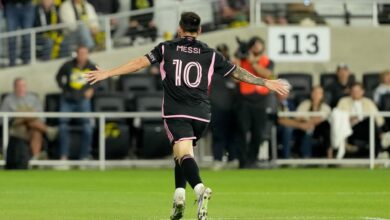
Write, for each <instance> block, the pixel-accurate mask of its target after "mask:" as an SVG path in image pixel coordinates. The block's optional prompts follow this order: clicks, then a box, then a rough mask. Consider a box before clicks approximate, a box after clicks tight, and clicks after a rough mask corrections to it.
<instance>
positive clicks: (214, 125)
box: [210, 44, 238, 170]
mask: <svg viewBox="0 0 390 220" xmlns="http://www.w3.org/2000/svg"><path fill="white" fill-rule="evenodd" d="M217 50H218V51H219V52H220V53H221V54H222V55H223V56H224V57H225V58H226V59H228V60H230V55H229V48H228V46H227V45H226V44H220V45H218V46H217ZM211 85H212V87H211V90H210V101H211V129H212V135H213V136H212V138H213V156H214V162H215V163H214V169H215V170H219V169H221V168H223V167H224V166H225V164H224V162H223V161H222V159H223V155H224V152H225V151H226V153H227V156H228V165H227V167H234V166H235V167H238V163H236V159H237V131H236V129H237V126H236V115H235V114H236V112H235V102H236V99H237V90H236V87H237V85H236V82H235V81H234V80H233V79H232V78H230V77H223V76H220V75H218V76H217V75H213V82H212V84H211Z"/></svg>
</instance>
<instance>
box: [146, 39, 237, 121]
mask: <svg viewBox="0 0 390 220" xmlns="http://www.w3.org/2000/svg"><path fill="white" fill-rule="evenodd" d="M145 56H146V57H147V58H148V59H149V61H150V63H152V64H153V63H160V72H161V78H162V82H163V88H164V98H163V106H162V117H163V118H191V119H196V120H200V121H205V122H209V121H210V114H211V113H210V101H209V97H208V90H209V87H210V83H211V80H212V77H213V74H214V73H216V74H221V75H223V76H227V75H229V74H230V73H231V72H233V70H234V69H235V68H236V66H235V65H234V64H232V63H231V62H230V61H228V60H226V59H225V58H224V57H223V56H222V55H221V54H220V53H218V52H217V51H216V50H214V49H212V48H209V47H208V46H207V45H206V44H205V43H203V42H200V41H198V40H196V39H195V38H193V37H184V38H178V39H175V40H171V41H165V42H163V43H160V44H159V45H157V46H156V47H155V48H154V49H153V50H152V51H150V52H149V53H148V54H146V55H145Z"/></svg>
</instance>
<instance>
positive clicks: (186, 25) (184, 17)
mask: <svg viewBox="0 0 390 220" xmlns="http://www.w3.org/2000/svg"><path fill="white" fill-rule="evenodd" d="M179 25H180V27H181V28H182V29H183V31H185V32H190V33H195V32H198V30H199V26H200V17H199V15H197V14H196V13H194V12H183V13H182V14H181V18H180V22H179Z"/></svg>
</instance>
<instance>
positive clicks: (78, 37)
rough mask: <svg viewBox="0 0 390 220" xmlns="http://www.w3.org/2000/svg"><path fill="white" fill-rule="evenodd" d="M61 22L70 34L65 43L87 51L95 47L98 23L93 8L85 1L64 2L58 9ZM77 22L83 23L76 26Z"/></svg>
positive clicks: (69, 0) (67, 0)
mask: <svg viewBox="0 0 390 220" xmlns="http://www.w3.org/2000/svg"><path fill="white" fill-rule="evenodd" d="M60 16H61V20H62V22H64V23H66V24H69V27H68V29H69V31H70V33H68V34H67V36H66V38H67V39H66V43H67V44H70V45H72V44H73V45H80V44H82V45H85V46H86V47H88V49H93V48H94V47H95V37H97V36H98V34H99V22H98V16H97V14H96V11H95V8H94V7H93V6H92V5H91V4H90V3H88V2H87V1H85V0H66V1H65V2H64V3H62V5H61V7H60ZM77 21H83V23H82V24H79V25H77V24H76V22H77Z"/></svg>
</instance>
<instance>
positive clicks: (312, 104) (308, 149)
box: [297, 86, 333, 158]
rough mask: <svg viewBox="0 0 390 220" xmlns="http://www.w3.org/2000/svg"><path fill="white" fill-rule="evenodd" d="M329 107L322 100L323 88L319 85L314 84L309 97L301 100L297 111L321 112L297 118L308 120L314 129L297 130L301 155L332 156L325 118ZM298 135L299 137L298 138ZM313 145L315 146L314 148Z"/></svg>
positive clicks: (328, 127) (327, 124)
mask: <svg viewBox="0 0 390 220" xmlns="http://www.w3.org/2000/svg"><path fill="white" fill-rule="evenodd" d="M331 111H332V110H331V108H330V106H329V105H328V104H326V103H325V102H324V89H323V88H322V87H321V86H314V87H313V88H312V91H311V96H310V99H308V100H305V101H303V102H301V103H300V104H299V106H298V108H297V112H321V113H323V116H315V117H299V118H298V120H299V121H302V122H308V123H310V124H311V125H312V127H313V128H314V129H312V130H307V131H304V130H299V131H298V135H297V136H298V138H297V139H299V140H300V148H301V152H302V154H303V157H312V156H321V157H323V156H325V155H326V156H327V157H328V158H332V157H333V156H332V153H333V151H332V149H331V146H330V125H329V122H328V121H327V120H326V119H327V116H328V115H329V114H330V112H331ZM299 137H300V138H299ZM314 146H315V148H314Z"/></svg>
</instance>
